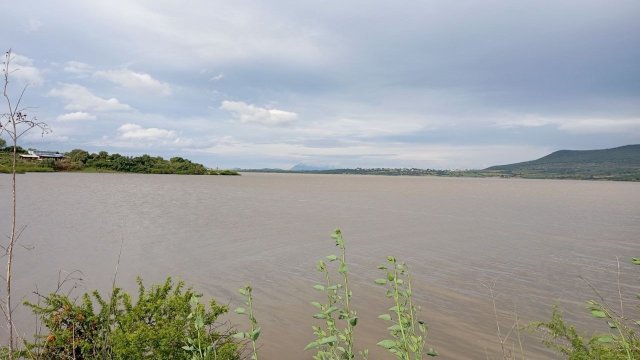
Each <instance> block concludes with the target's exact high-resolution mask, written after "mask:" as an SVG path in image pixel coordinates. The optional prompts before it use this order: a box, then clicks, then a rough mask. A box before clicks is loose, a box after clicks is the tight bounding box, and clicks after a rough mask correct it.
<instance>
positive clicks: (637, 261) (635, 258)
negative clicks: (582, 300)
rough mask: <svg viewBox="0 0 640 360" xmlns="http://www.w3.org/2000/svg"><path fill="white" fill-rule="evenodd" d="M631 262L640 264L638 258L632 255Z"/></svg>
mask: <svg viewBox="0 0 640 360" xmlns="http://www.w3.org/2000/svg"><path fill="white" fill-rule="evenodd" d="M631 262H632V263H633V264H634V265H640V258H637V257H634V258H632V259H631Z"/></svg>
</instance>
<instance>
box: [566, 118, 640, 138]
mask: <svg viewBox="0 0 640 360" xmlns="http://www.w3.org/2000/svg"><path fill="white" fill-rule="evenodd" d="M558 128H559V129H560V130H564V131H567V132H570V133H574V134H615V133H636V134H638V133H640V118H638V119H578V120H572V121H566V122H563V123H561V124H559V126H558Z"/></svg>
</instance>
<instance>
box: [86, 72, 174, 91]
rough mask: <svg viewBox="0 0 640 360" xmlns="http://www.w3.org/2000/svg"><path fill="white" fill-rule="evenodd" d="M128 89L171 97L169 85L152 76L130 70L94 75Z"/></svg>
mask: <svg viewBox="0 0 640 360" xmlns="http://www.w3.org/2000/svg"><path fill="white" fill-rule="evenodd" d="M94 75H95V76H97V77H100V78H103V79H106V80H109V81H111V82H112V83H114V84H117V85H120V86H122V87H124V88H126V89H131V90H134V91H139V92H143V93H148V92H153V93H156V94H160V95H163V96H168V95H171V87H170V86H169V84H167V83H165V82H162V81H159V80H157V79H154V78H153V77H152V76H151V75H149V74H145V73H138V72H135V71H131V70H129V69H119V70H101V71H96V73H95V74H94Z"/></svg>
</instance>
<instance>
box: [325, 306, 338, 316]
mask: <svg viewBox="0 0 640 360" xmlns="http://www.w3.org/2000/svg"><path fill="white" fill-rule="evenodd" d="M337 310H338V308H337V307H335V306H332V307H330V308H328V309H327V310H325V311H324V313H325V314H327V315H328V314H331V313H332V312H334V311H337Z"/></svg>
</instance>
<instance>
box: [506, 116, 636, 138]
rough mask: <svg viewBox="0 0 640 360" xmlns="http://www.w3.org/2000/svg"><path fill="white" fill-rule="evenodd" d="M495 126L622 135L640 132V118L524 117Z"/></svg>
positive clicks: (511, 119)
mask: <svg viewBox="0 0 640 360" xmlns="http://www.w3.org/2000/svg"><path fill="white" fill-rule="evenodd" d="M494 125H495V126H497V127H500V128H506V129H510V128H531V127H541V126H554V127H556V128H557V129H558V130H561V131H565V132H568V133H572V134H621V133H627V132H640V118H626V119H605V118H576V117H568V118H561V117H543V116H536V115H524V116H520V117H516V118H508V119H505V120H499V121H497V122H495V124H494Z"/></svg>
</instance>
